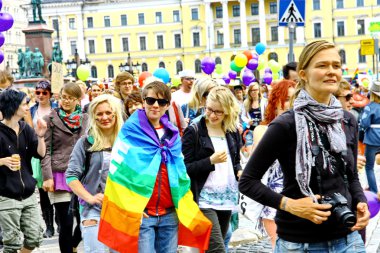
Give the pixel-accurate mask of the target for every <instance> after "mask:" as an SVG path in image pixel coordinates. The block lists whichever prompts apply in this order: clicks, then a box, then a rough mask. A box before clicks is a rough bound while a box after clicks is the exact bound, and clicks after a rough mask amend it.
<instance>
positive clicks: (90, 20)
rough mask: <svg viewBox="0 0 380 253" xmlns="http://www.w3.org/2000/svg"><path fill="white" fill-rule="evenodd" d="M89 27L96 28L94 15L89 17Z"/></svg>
mask: <svg viewBox="0 0 380 253" xmlns="http://www.w3.org/2000/svg"><path fill="white" fill-rule="evenodd" d="M87 27H88V28H94V19H93V18H92V17H88V18H87Z"/></svg>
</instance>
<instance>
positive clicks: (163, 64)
mask: <svg viewBox="0 0 380 253" xmlns="http://www.w3.org/2000/svg"><path fill="white" fill-rule="evenodd" d="M158 67H159V68H163V69H164V68H165V62H163V61H160V63H158Z"/></svg>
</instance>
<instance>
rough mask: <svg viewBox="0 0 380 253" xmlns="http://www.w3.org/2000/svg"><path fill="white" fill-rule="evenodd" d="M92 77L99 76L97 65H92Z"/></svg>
mask: <svg viewBox="0 0 380 253" xmlns="http://www.w3.org/2000/svg"><path fill="white" fill-rule="evenodd" d="M91 77H92V78H98V70H97V68H96V66H91Z"/></svg>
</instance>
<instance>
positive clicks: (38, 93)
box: [35, 90, 49, 96]
mask: <svg viewBox="0 0 380 253" xmlns="http://www.w3.org/2000/svg"><path fill="white" fill-rule="evenodd" d="M35 93H36V95H37V96H38V95H40V94H42V95H44V96H47V95H48V94H49V92H47V91H39V90H36V91H35Z"/></svg>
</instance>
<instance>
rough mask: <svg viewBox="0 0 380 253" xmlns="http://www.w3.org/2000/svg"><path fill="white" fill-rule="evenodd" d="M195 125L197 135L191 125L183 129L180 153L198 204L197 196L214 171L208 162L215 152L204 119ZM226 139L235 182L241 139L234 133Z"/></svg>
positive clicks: (238, 166)
mask: <svg viewBox="0 0 380 253" xmlns="http://www.w3.org/2000/svg"><path fill="white" fill-rule="evenodd" d="M196 124H197V126H198V133H197V132H196V130H195V128H194V127H193V126H191V125H190V126H189V127H187V128H186V129H185V132H184V134H183V136H182V153H183V155H184V157H185V165H186V169H187V174H188V175H189V177H190V179H191V191H192V192H193V195H194V200H195V201H196V202H197V203H198V201H199V194H200V193H201V190H202V188H203V186H204V185H205V183H206V180H207V178H208V175H209V174H210V172H212V171H214V170H215V166H214V165H213V164H211V161H210V156H211V155H212V154H214V152H215V150H214V147H213V145H212V142H211V139H210V137H209V136H208V132H207V127H206V121H205V118H204V117H202V118H201V120H200V121H199V122H197V123H196ZM226 138H227V143H228V149H229V151H230V155H231V160H232V165H233V166H234V173H235V177H236V180H237V172H238V171H239V170H241V169H242V168H241V165H240V148H241V146H242V142H241V137H240V134H239V133H238V132H237V131H236V132H227V133H226Z"/></svg>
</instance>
